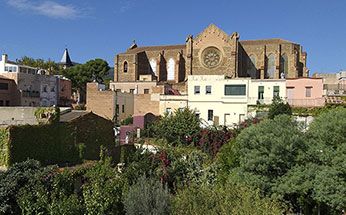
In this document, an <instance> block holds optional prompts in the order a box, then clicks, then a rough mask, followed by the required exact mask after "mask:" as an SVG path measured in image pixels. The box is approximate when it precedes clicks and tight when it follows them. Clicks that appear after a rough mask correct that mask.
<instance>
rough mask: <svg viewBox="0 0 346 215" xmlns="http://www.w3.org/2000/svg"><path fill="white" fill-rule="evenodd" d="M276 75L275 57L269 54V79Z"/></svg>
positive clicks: (267, 73) (267, 72)
mask: <svg viewBox="0 0 346 215" xmlns="http://www.w3.org/2000/svg"><path fill="white" fill-rule="evenodd" d="M274 74H275V56H274V54H269V55H268V58H267V71H266V75H267V78H274Z"/></svg>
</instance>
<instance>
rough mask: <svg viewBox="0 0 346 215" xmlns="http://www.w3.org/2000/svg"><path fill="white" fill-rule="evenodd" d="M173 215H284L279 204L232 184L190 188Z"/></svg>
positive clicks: (176, 201) (175, 204) (178, 197)
mask: <svg viewBox="0 0 346 215" xmlns="http://www.w3.org/2000/svg"><path fill="white" fill-rule="evenodd" d="M172 211H173V214H179V215H184V214H186V215H190V214H221V215H226V214H238V215H248V214H263V215H270V214H273V215H277V214H282V213H283V209H282V208H281V206H280V204H279V203H278V202H276V201H274V200H272V199H269V198H263V197H262V196H261V195H260V194H259V191H258V190H252V189H250V188H248V187H245V186H240V185H236V184H232V183H230V182H227V183H225V184H224V185H199V186H189V187H186V188H185V189H183V190H180V191H179V192H178V193H177V195H176V196H175V198H174V200H173V210H172Z"/></svg>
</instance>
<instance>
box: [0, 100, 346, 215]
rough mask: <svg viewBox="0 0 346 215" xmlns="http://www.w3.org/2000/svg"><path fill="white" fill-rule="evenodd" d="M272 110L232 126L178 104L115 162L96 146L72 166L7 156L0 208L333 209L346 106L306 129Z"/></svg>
mask: <svg viewBox="0 0 346 215" xmlns="http://www.w3.org/2000/svg"><path fill="white" fill-rule="evenodd" d="M275 105H279V106H280V105H282V104H275ZM279 109H280V108H279ZM272 110H273V111H272V113H270V114H269V117H268V118H263V119H256V118H254V119H249V120H247V121H246V122H243V123H242V124H241V125H239V126H237V127H236V128H233V129H229V128H225V127H224V128H223V127H210V128H201V127H200V126H199V120H198V119H197V118H196V117H195V114H194V112H193V111H191V110H188V109H185V110H180V111H177V112H175V113H174V114H172V115H166V116H163V117H162V118H161V119H159V120H158V121H156V122H155V123H153V124H152V125H150V126H148V127H147V128H146V130H145V131H144V132H143V135H144V136H145V137H144V138H143V141H146V142H150V144H152V145H155V146H157V148H158V149H159V150H158V152H157V153H151V152H149V151H147V150H145V149H142V148H137V149H136V148H135V147H124V148H123V149H122V151H121V159H120V164H122V165H119V164H118V163H117V162H115V161H112V158H111V157H108V156H107V154H108V153H107V149H106V148H103V149H102V150H101V154H100V160H99V161H94V162H84V163H83V164H81V165H78V166H74V167H64V168H62V167H59V166H54V165H53V166H44V165H42V164H40V163H39V162H38V161H35V160H27V161H25V162H21V163H16V164H14V165H13V166H12V167H11V168H9V169H8V171H6V172H3V173H0V214H239V215H242V214H244V215H245V214H246V215H247V214H266V215H267V214H294V213H301V214H341V213H342V211H343V210H346V132H345V131H346V120H345V119H346V109H345V108H343V107H340V108H333V109H330V110H328V111H323V112H321V113H320V114H319V115H318V116H316V117H315V119H314V121H313V122H312V123H311V124H310V126H309V128H308V129H307V130H305V129H302V127H301V125H300V124H299V123H298V122H296V121H295V120H294V119H293V117H292V116H291V115H290V114H292V111H291V110H290V109H289V107H287V106H285V107H281V109H280V110H282V111H277V110H278V108H272ZM274 110H275V111H274Z"/></svg>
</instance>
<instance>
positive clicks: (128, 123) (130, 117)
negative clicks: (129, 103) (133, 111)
mask: <svg viewBox="0 0 346 215" xmlns="http://www.w3.org/2000/svg"><path fill="white" fill-rule="evenodd" d="M132 123H133V117H132V116H131V115H130V116H128V117H126V118H125V119H124V120H123V121H121V123H120V124H121V125H131V124H132Z"/></svg>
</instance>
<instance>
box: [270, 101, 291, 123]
mask: <svg viewBox="0 0 346 215" xmlns="http://www.w3.org/2000/svg"><path fill="white" fill-rule="evenodd" d="M280 114H287V115H292V109H291V106H290V105H289V104H288V103H285V102H283V101H282V100H281V98H278V97H275V98H274V99H273V102H272V104H271V105H270V107H269V113H268V117H269V119H274V117H275V116H277V115H280Z"/></svg>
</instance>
